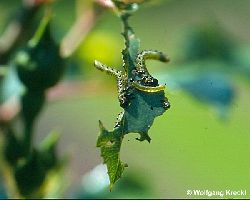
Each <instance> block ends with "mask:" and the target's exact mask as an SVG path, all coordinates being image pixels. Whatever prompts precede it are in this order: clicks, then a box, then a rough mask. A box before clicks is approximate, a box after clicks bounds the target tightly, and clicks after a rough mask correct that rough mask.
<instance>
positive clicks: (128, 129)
mask: <svg viewBox="0 0 250 200" xmlns="http://www.w3.org/2000/svg"><path fill="white" fill-rule="evenodd" d="M113 2H114V3H115V5H116V7H117V10H118V14H119V16H120V18H121V20H122V23H123V26H124V32H123V33H122V34H123V36H124V38H125V49H123V51H122V58H123V68H124V70H123V71H120V70H116V69H114V68H111V67H108V66H106V65H105V64H102V63H101V62H99V61H95V62H94V65H95V67H96V68H97V69H99V70H101V71H105V72H106V73H108V74H109V75H112V76H114V77H115V78H116V81H117V90H118V100H119V102H120V106H121V107H122V108H123V109H124V110H123V112H121V113H120V114H119V115H118V117H117V121H116V123H115V126H114V129H113V130H112V131H107V130H106V129H105V128H104V126H103V124H102V123H101V122H100V121H99V127H100V136H99V138H98V141H97V147H100V148H101V156H102V157H103V159H104V163H106V165H107V168H108V175H109V179H110V189H111V188H112V186H113V185H114V183H115V182H116V181H117V180H118V179H119V178H120V177H121V175H122V173H123V171H124V168H125V167H126V166H127V165H126V164H124V163H123V162H122V161H121V160H120V149H121V144H122V140H123V137H124V135H126V134H128V133H139V134H140V138H137V140H139V141H144V140H147V141H148V142H150V140H151V138H150V137H149V135H148V130H149V129H150V127H151V126H152V124H153V121H154V119H155V118H156V117H157V116H160V115H162V114H163V113H164V112H165V111H166V110H167V109H169V108H170V103H169V101H168V98H167V97H166V96H165V92H164V90H165V85H160V84H159V83H158V80H157V79H156V78H154V77H153V76H152V75H151V74H150V73H149V71H148V69H147V67H146V60H149V59H151V60H159V61H161V62H168V61H169V58H168V57H167V56H166V55H165V54H163V53H162V52H160V51H154V50H145V51H142V52H139V40H138V39H137V38H136V37H135V34H134V32H133V30H132V28H131V27H130V26H129V24H128V18H129V16H130V15H131V13H132V12H133V11H134V10H133V9H132V8H135V7H138V5H137V6H134V5H135V3H133V5H132V4H131V5H128V4H126V5H125V3H122V1H118V0H114V1H113Z"/></svg>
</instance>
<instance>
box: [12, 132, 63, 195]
mask: <svg viewBox="0 0 250 200" xmlns="http://www.w3.org/2000/svg"><path fill="white" fill-rule="evenodd" d="M57 142H58V135H57V133H51V134H50V135H49V136H47V138H46V139H45V140H44V141H43V142H42V144H41V147H40V149H38V150H37V149H33V150H32V152H31V153H30V155H29V157H28V158H27V159H26V158H23V160H22V161H21V162H19V163H18V165H17V166H16V167H15V180H16V183H17V187H18V190H19V192H20V194H21V195H22V196H24V197H26V198H30V197H33V198H34V197H37V198H42V197H44V195H46V193H45V192H44V190H47V189H46V188H44V187H45V186H46V184H48V181H49V180H48V179H49V177H48V176H49V173H50V171H51V170H53V169H55V168H57V167H59V166H60V161H59V160H58V156H57V153H56V145H57ZM45 180H46V182H45Z"/></svg>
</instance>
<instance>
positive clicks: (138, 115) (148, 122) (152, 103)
mask: <svg viewBox="0 0 250 200" xmlns="http://www.w3.org/2000/svg"><path fill="white" fill-rule="evenodd" d="M164 99H165V96H164V92H163V91H161V92H155V93H148V92H142V91H138V90H137V91H135V92H134V96H133V99H132V100H131V104H130V105H129V106H128V107H127V108H125V114H124V118H125V120H124V129H125V132H127V133H131V132H133V133H139V134H140V135H141V138H140V139H139V140H141V141H142V140H145V139H146V140H147V141H149V142H150V140H151V139H150V137H149V136H148V130H149V129H150V127H151V126H152V124H153V121H154V119H155V117H157V116H159V115H162V114H163V113H164V112H165V111H166V110H165V109H164V108H163V102H164Z"/></svg>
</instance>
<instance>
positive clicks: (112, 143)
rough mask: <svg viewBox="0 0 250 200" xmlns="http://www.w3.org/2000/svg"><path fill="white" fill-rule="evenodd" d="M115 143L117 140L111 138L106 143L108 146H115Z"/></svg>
mask: <svg viewBox="0 0 250 200" xmlns="http://www.w3.org/2000/svg"><path fill="white" fill-rule="evenodd" d="M114 144H115V141H113V140H109V141H108V142H107V143H106V145H107V146H108V147H111V146H113V145H114Z"/></svg>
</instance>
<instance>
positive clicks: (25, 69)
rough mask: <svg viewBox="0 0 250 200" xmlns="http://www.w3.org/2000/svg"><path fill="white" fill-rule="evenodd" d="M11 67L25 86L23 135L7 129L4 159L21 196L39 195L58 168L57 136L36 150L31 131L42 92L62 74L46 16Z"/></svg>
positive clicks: (60, 59) (57, 49) (22, 113)
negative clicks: (51, 173)
mask: <svg viewBox="0 0 250 200" xmlns="http://www.w3.org/2000/svg"><path fill="white" fill-rule="evenodd" d="M14 66H15V68H16V70H17V74H18V77H19V79H20V81H21V82H22V83H23V85H24V86H25V91H24V93H23V95H22V96H21V119H22V122H23V128H24V129H23V134H22V135H21V136H20V139H19V138H17V134H16V133H14V132H12V131H11V129H9V130H8V132H7V133H6V138H5V142H6V145H5V149H4V153H5V157H6V160H7V161H8V163H9V165H10V167H11V170H12V171H13V173H14V178H15V182H16V186H17V189H18V191H19V193H20V194H21V196H22V197H25V198H31V197H40V196H41V197H43V195H44V194H40V193H39V192H41V190H42V189H43V184H44V183H45V179H46V178H47V177H48V174H49V172H50V171H51V170H52V169H55V168H56V167H58V166H59V160H58V156H57V154H56V145H57V141H58V136H57V135H55V134H50V135H49V136H48V137H47V138H46V140H45V141H43V143H42V144H41V147H40V148H36V147H34V146H33V134H34V133H33V128H34V124H35V121H36V119H37V117H38V116H39V114H40V112H41V110H42V108H43V105H44V103H45V100H46V93H45V92H46V89H48V88H49V87H52V86H54V85H55V84H56V83H58V81H59V80H60V78H61V77H62V74H63V71H64V64H63V59H62V58H61V56H60V54H59V45H57V44H56V43H55V41H54V40H53V38H52V35H51V32H50V16H49V15H46V16H45V17H44V18H43V20H42V22H41V24H40V26H39V28H38V30H37V31H36V33H35V35H34V37H33V38H32V39H31V40H30V41H29V43H28V44H27V46H26V47H25V48H24V49H23V50H21V51H20V52H18V53H17V55H16V57H15V60H14Z"/></svg>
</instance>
